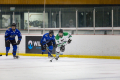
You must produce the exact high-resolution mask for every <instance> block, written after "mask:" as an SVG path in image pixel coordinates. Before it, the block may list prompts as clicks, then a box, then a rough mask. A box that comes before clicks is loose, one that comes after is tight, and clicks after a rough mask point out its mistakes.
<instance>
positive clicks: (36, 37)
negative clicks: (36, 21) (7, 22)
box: [25, 36, 55, 54]
mask: <svg viewBox="0 0 120 80" xmlns="http://www.w3.org/2000/svg"><path fill="white" fill-rule="evenodd" d="M41 38H42V36H26V43H25V45H26V53H33V54H42V50H41V49H38V48H37V49H36V47H40V46H33V48H32V49H29V48H28V41H29V40H32V41H40V40H41ZM44 54H48V51H47V50H46V51H45V52H44ZM52 54H55V48H54V49H53V52H52Z"/></svg>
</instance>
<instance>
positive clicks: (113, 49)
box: [0, 35, 120, 56]
mask: <svg viewBox="0 0 120 80" xmlns="http://www.w3.org/2000/svg"><path fill="white" fill-rule="evenodd" d="M25 36H26V35H22V41H21V44H20V45H19V53H25ZM27 36H28V35H27ZM29 36H35V35H29ZM37 36H39V35H37ZM4 40H5V39H4V35H0V53H5V41H4ZM11 48H12V46H11ZM11 52H12V49H11V50H10V53H11ZM64 54H65V55H98V56H120V36H119V35H72V43H71V44H69V45H67V46H66V50H65V52H64Z"/></svg>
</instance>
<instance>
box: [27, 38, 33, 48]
mask: <svg viewBox="0 0 120 80" xmlns="http://www.w3.org/2000/svg"><path fill="white" fill-rule="evenodd" d="M28 48H29V49H32V48H33V42H32V41H31V40H29V41H28Z"/></svg>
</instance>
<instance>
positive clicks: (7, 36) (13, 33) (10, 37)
mask: <svg viewBox="0 0 120 80" xmlns="http://www.w3.org/2000/svg"><path fill="white" fill-rule="evenodd" d="M16 35H17V36H18V40H21V39H22V35H21V33H20V31H19V30H18V29H16V30H15V31H13V30H12V29H11V28H9V29H8V30H6V32H5V40H14V39H15V36H16Z"/></svg>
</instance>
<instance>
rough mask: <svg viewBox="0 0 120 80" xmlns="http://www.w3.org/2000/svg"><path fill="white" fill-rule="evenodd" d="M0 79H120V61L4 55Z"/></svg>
mask: <svg viewBox="0 0 120 80" xmlns="http://www.w3.org/2000/svg"><path fill="white" fill-rule="evenodd" d="M0 80H120V60H112V59H85V58H60V59H59V60H58V61H56V60H53V62H49V59H48V58H47V57H25V56H21V57H20V58H19V59H13V58H12V56H8V57H6V56H2V57H0Z"/></svg>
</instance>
